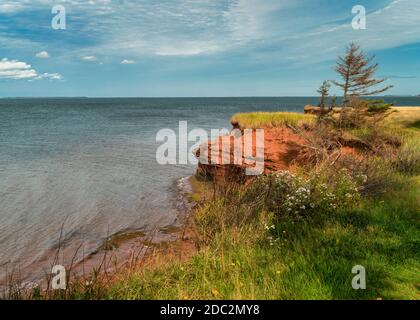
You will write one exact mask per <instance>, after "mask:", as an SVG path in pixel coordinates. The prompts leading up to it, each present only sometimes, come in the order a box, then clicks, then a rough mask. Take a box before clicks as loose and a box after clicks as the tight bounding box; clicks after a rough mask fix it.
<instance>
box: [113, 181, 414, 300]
mask: <svg viewBox="0 0 420 320" xmlns="http://www.w3.org/2000/svg"><path fill="white" fill-rule="evenodd" d="M419 191H420V190H419V188H418V185H417V187H416V189H412V190H411V191H410V190H405V191H404V192H402V193H401V194H398V197H395V195H392V197H390V198H389V199H384V200H381V201H366V202H364V203H362V204H361V205H360V207H359V208H353V209H351V210H344V211H340V212H336V213H335V214H333V215H331V216H329V217H322V219H313V220H310V221H304V220H303V221H300V222H294V223H291V222H290V221H282V222H278V223H276V225H275V230H274V231H273V232H274V234H277V235H278V236H279V237H280V241H279V242H278V243H277V244H276V245H274V246H270V245H269V243H268V241H264V238H260V239H258V230H254V232H252V230H249V231H250V232H249V233H248V234H247V237H249V238H248V239H247V238H244V235H245V233H244V232H239V231H238V230H237V229H236V228H228V229H226V230H224V231H223V232H222V233H219V234H218V236H216V237H215V238H214V239H213V240H212V241H211V243H210V244H209V246H208V247H207V248H206V249H204V250H202V251H200V252H199V253H198V254H197V255H195V256H194V258H193V259H191V260H190V261H188V262H184V263H172V264H170V265H169V266H166V267H163V268H159V269H151V270H143V271H142V272H140V273H138V274H136V275H133V276H131V277H130V278H129V279H126V280H125V281H123V282H121V283H119V284H117V285H116V286H115V287H113V288H112V290H111V291H110V292H109V296H108V298H116V299H214V298H217V299H377V298H382V299H419V298H420V297H419V283H420V278H419V274H420V262H419V257H418V248H419V245H420V233H419V227H420V225H419V220H418V210H419V206H418V205H419V203H418V201H419V198H418V194H419ZM256 229H258V228H256ZM255 238H257V239H255ZM356 264H360V265H363V266H364V267H365V268H366V272H367V289H366V290H353V289H352V287H351V280H352V277H353V276H354V275H353V274H352V273H351V269H352V267H353V266H354V265H356Z"/></svg>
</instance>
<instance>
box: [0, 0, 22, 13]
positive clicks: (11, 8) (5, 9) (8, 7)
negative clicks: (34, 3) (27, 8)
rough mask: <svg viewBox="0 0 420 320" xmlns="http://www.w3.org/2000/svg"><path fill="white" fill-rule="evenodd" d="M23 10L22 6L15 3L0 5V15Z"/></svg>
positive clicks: (8, 2)
mask: <svg viewBox="0 0 420 320" xmlns="http://www.w3.org/2000/svg"><path fill="white" fill-rule="evenodd" d="M21 9H23V5H22V4H21V3H19V2H16V1H6V2H5V3H0V13H14V12H16V11H19V10H21Z"/></svg>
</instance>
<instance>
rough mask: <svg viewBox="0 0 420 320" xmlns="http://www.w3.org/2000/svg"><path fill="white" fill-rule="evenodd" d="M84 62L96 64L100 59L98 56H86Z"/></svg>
mask: <svg viewBox="0 0 420 320" xmlns="http://www.w3.org/2000/svg"><path fill="white" fill-rule="evenodd" d="M82 60H83V61H90V62H95V61H98V58H97V57H96V56H84V57H82Z"/></svg>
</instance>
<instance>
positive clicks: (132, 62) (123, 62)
mask: <svg viewBox="0 0 420 320" xmlns="http://www.w3.org/2000/svg"><path fill="white" fill-rule="evenodd" d="M135 63H136V62H135V61H134V60H128V59H124V60H123V61H121V64H135Z"/></svg>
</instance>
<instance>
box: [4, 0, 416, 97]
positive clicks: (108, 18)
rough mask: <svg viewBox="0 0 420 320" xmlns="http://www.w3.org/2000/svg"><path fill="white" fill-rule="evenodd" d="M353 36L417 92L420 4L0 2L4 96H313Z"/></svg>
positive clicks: (392, 0) (406, 88) (402, 91)
mask: <svg viewBox="0 0 420 320" xmlns="http://www.w3.org/2000/svg"><path fill="white" fill-rule="evenodd" d="M55 5H62V8H64V9H65V14H66V20H65V22H66V25H65V27H66V28H65V29H56V28H53V27H52V21H53V19H54V17H55V16H57V13H52V9H53V7H54V6H55ZM355 5H362V6H364V7H365V9H366V29H359V30H355V29H354V28H353V27H352V20H353V18H354V17H355V15H356V14H354V13H352V8H353V7H354V6H355ZM60 12H61V13H62V11H60ZM62 22H63V20H61V21H60V23H61V26H63V24H62ZM351 41H354V42H357V43H358V44H360V45H361V46H362V48H363V49H364V50H365V51H366V52H367V53H368V54H370V55H375V56H376V62H378V63H379V64H380V68H379V70H378V74H377V75H378V76H379V77H387V78H389V79H388V81H387V83H388V84H393V85H394V88H393V89H392V90H390V91H388V92H387V94H394V95H418V94H420V59H419V57H420V1H419V0H356V1H353V0H345V1H344V0H342V1H336V0H334V1H333V0H90V1H89V0H84V1H82V0H61V1H59V0H0V97H17V96H18V97H28V96H36V97H45V96H54V97H58V96H69V97H71V96H89V97H192V96H194V97H211V96H217V97H224V96H314V95H317V93H316V90H317V88H318V87H319V86H320V84H321V83H322V81H323V80H332V79H338V75H336V74H335V72H334V70H333V66H334V63H335V61H336V58H337V56H338V55H342V54H343V53H344V51H345V47H346V45H347V44H348V43H349V42H351ZM332 93H334V94H337V95H339V94H340V93H339V91H338V89H336V88H333V89H332Z"/></svg>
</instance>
